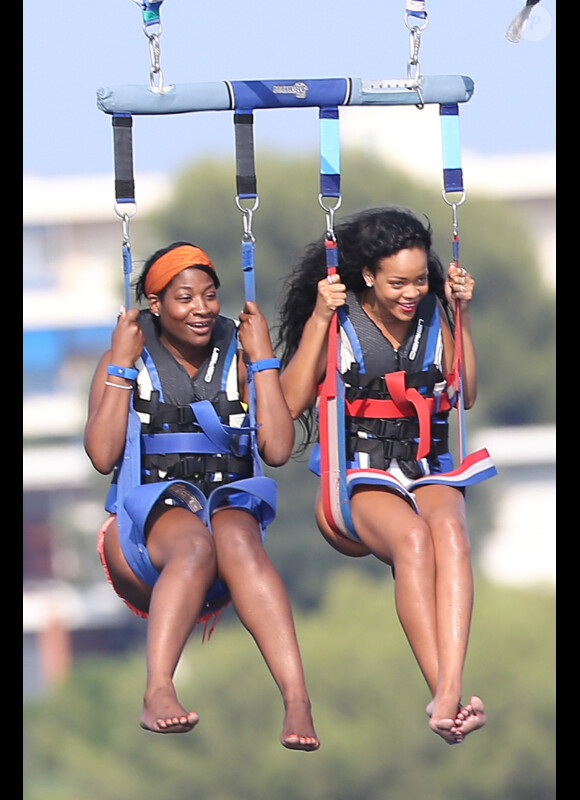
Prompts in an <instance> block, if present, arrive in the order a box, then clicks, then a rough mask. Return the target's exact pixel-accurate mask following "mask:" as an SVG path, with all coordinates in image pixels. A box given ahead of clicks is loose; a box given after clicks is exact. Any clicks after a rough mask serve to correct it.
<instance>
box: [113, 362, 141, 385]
mask: <svg viewBox="0 0 580 800" xmlns="http://www.w3.org/2000/svg"><path fill="white" fill-rule="evenodd" d="M138 374H139V370H138V369H133V368H132V367H118V366H117V365H116V364H109V366H108V367H107V375H116V376H117V378H127V380H128V381H134V380H135V379H136V377H137V375H138Z"/></svg>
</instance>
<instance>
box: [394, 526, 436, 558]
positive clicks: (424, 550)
mask: <svg viewBox="0 0 580 800" xmlns="http://www.w3.org/2000/svg"><path fill="white" fill-rule="evenodd" d="M401 558H405V559H407V560H409V561H411V562H412V563H413V564H415V565H417V566H419V565H421V564H424V565H432V564H433V563H434V550H433V540H432V538H431V532H430V530H429V527H428V526H427V525H426V524H425V522H424V521H423V520H422V519H421V518H420V517H417V518H416V519H415V520H414V522H413V524H411V525H409V526H408V528H407V529H406V530H405V531H404V532H403V533H402V535H401V536H400V539H399V542H398V546H397V553H396V560H397V561H400V559H401Z"/></svg>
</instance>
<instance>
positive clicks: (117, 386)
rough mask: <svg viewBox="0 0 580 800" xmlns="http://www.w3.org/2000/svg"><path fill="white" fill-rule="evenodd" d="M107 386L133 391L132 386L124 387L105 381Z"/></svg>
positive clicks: (120, 384)
mask: <svg viewBox="0 0 580 800" xmlns="http://www.w3.org/2000/svg"><path fill="white" fill-rule="evenodd" d="M105 386H114V387H115V389H128V390H129V391H130V392H131V391H132V390H133V387H132V386H123V384H122V383H111V381H105Z"/></svg>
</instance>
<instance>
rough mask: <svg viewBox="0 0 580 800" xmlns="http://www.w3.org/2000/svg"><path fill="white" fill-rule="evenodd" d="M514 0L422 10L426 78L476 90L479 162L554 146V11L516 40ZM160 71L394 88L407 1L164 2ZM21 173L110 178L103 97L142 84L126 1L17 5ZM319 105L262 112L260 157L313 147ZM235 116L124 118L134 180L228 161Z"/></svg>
mask: <svg viewBox="0 0 580 800" xmlns="http://www.w3.org/2000/svg"><path fill="white" fill-rule="evenodd" d="M523 5H524V0H486V2H483V1H482V0H480V1H479V2H478V1H477V0H474V1H473V2H472V1H470V0H467V1H466V0H444V2H441V0H439V2H427V4H426V7H427V10H428V12H429V21H428V25H427V27H426V28H425V30H424V31H423V33H422V40H421V41H422V43H421V49H420V51H419V62H420V72H421V74H423V75H445V74H460V75H467V76H469V77H471V78H472V79H473V80H474V82H475V93H474V95H473V98H472V99H471V100H470V101H469V103H466V104H465V105H463V106H462V112H461V137H462V145H463V146H465V147H466V148H467V149H469V150H470V151H472V152H475V153H478V154H481V155H506V154H514V153H518V154H522V153H530V154H531V153H548V152H550V153H551V152H554V151H555V140H556V132H555V131H556V122H555V112H556V97H555V96H556V74H555V73H556V69H555V64H556V58H555V50H556V41H555V40H556V31H555V27H556V2H555V0H541V2H540V3H539V4H538V5H537V6H536V7H535V8H534V10H533V14H532V18H531V20H530V23H529V24H528V27H527V28H526V30H525V32H524V35H523V37H522V39H521V41H520V42H519V43H517V44H514V43H511V42H509V41H508V40H507V39H506V38H505V32H506V30H507V27H508V25H509V24H510V22H511V20H512V18H513V17H514V16H515V14H516V13H517V12H518V11H519V10H520V9H521V8H522V7H523ZM161 20H162V25H163V27H162V31H161V34H160V65H161V69H162V71H163V80H164V83H165V84H179V83H182V84H188V83H198V82H200V83H202V82H208V81H223V80H273V79H296V80H298V79H302V80H304V79H308V78H310V79H312V78H329V77H332V78H339V77H356V78H362V79H376V78H381V79H384V78H404V77H406V74H407V62H408V59H409V31H408V29H407V27H406V25H405V2H404V0H356V1H355V0H292V2H291V3H287V4H282V3H278V2H276V1H275V0H244V2H234V1H233V0H221V2H211V3H208V2H207V0H206V2H204V3H200V2H196V0H164V2H163V3H162V5H161ZM23 28H24V31H23V80H24V93H23V172H24V174H25V175H29V176H30V175H36V176H59V175H62V176H67V175H68V176H72V175H104V174H109V173H111V172H112V169H113V150H112V133H111V118H110V116H109V115H108V114H105V113H104V112H102V111H100V110H99V109H98V108H97V104H96V93H97V90H98V89H99V88H101V87H106V86H120V85H141V86H149V70H150V65H151V62H150V54H149V45H148V41H147V38H146V36H145V34H144V32H143V27H142V15H141V7H140V6H139V5H138V4H137V3H135V2H134V0H99V2H97V3H94V2H93V3H91V2H87V0H52V2H51V3H46V2H45V0H24V4H23ZM316 114H317V110H316V109H312V108H311V109H281V110H272V109H262V110H258V111H257V112H256V114H255V124H254V129H255V131H254V136H255V144H256V150H257V149H258V148H259V147H262V148H264V149H266V148H267V149H268V150H275V151H278V152H281V153H282V154H283V153H288V155H293V154H295V153H297V152H299V151H302V152H303V151H305V150H308V149H310V148H312V150H314V149H315V148H318V145H319V128H318V121H317V116H316ZM233 146H234V134H233V122H232V115H231V113H228V112H223V111H221V112H196V113H193V114H179V115H171V116H162V117H160V116H147V117H145V116H139V117H135V118H134V162H135V170H136V172H156V173H159V172H161V173H176V172H178V171H179V170H180V169H181V168H183V167H185V166H186V165H188V164H189V163H192V162H194V161H196V160H198V159H200V158H203V157H206V156H214V155H217V156H222V155H223V156H224V157H225V155H226V154H227V155H228V156H229V155H231V154H233Z"/></svg>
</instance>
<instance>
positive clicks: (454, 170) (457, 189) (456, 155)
mask: <svg viewBox="0 0 580 800" xmlns="http://www.w3.org/2000/svg"><path fill="white" fill-rule="evenodd" d="M439 115H440V120H441V144H442V149H443V190H442V196H443V200H444V201H445V202H446V203H447V205H448V206H450V207H451V211H452V248H453V265H454V266H455V267H459V221H458V213H457V209H458V207H459V206H460V205H462V204H463V203H464V202H465V199H466V194H465V189H464V187H463V170H462V167H461V143H460V136H459V106H458V104H457V103H449V104H441V105H440V106H439ZM450 194H456V195H457V194H459V199H456V200H451V199H449V197H448V195H450ZM462 339H463V337H462V323H461V301H460V300H456V301H455V356H454V364H453V367H452V373H453V374H454V376H455V391H456V396H457V406H456V407H457V448H458V452H459V458H460V460H461V461H463V460H464V459H465V456H466V454H467V445H466V429H465V406H464V398H463V376H462V370H463V341H462Z"/></svg>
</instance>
